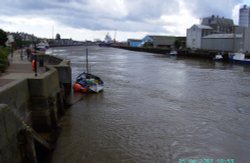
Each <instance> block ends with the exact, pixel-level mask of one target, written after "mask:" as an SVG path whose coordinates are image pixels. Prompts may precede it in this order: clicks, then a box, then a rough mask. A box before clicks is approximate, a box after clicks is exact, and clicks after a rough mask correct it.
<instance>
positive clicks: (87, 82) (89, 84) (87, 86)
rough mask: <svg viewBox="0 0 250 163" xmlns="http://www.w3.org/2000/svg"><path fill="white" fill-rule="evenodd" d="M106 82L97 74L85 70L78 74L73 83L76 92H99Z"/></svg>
mask: <svg viewBox="0 0 250 163" xmlns="http://www.w3.org/2000/svg"><path fill="white" fill-rule="evenodd" d="M103 88H104V82H103V81H102V80H101V79H100V78H99V77H97V76H95V75H92V74H89V73H86V72H83V73H81V74H80V75H78V76H77V78H76V81H75V83H74V85H73V89H74V91H75V92H81V93H88V92H94V93H98V92H101V91H103Z"/></svg>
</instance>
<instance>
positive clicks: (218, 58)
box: [214, 52, 223, 61]
mask: <svg viewBox="0 0 250 163" xmlns="http://www.w3.org/2000/svg"><path fill="white" fill-rule="evenodd" d="M214 60H215V61H221V60H223V56H222V53H220V52H218V54H217V55H215V56H214Z"/></svg>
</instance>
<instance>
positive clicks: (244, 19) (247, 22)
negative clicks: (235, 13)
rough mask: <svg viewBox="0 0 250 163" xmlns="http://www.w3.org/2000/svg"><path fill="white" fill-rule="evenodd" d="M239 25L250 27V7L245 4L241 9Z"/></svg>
mask: <svg viewBox="0 0 250 163" xmlns="http://www.w3.org/2000/svg"><path fill="white" fill-rule="evenodd" d="M239 26H241V27H250V7H247V5H244V6H243V7H242V8H240V11H239Z"/></svg>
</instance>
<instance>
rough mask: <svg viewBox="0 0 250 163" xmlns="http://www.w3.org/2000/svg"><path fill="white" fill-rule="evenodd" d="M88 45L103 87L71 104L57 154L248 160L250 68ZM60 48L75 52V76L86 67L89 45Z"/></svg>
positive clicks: (59, 157) (65, 53)
mask: <svg viewBox="0 0 250 163" xmlns="http://www.w3.org/2000/svg"><path fill="white" fill-rule="evenodd" d="M88 49H89V61H90V63H89V64H90V69H91V72H92V73H93V74H96V75H97V76H99V77H101V78H102V79H103V80H104V82H105V90H104V92H102V93H100V94H91V95H87V96H86V97H84V99H83V100H81V101H79V102H78V103H76V104H74V105H73V106H72V107H71V108H70V109H69V110H67V112H66V116H64V117H63V119H62V122H61V126H62V129H61V133H60V136H59V139H58V142H57V146H56V149H55V151H54V153H53V156H52V161H51V162H53V163H62V162H66V163H78V162H79V163H80V162H87V163H89V162H90V163H92V162H93V163H95V162H98V163H112V162H115V163H118V162H138V163H141V162H148V163H154V162H159V163H179V162H181V163H186V162H187V163H188V161H190V160H191V159H193V160H196V161H197V163H198V161H199V160H200V159H214V162H213V163H217V162H218V160H217V159H224V160H226V159H234V163H249V162H250V68H247V67H243V66H239V65H230V64H223V63H214V62H212V61H207V60H191V59H179V58H172V57H168V56H164V55H160V54H151V53H139V52H132V51H126V50H121V49H114V48H100V47H88ZM54 55H57V56H60V57H62V58H68V59H70V60H71V65H72V73H73V75H72V76H73V80H74V78H75V77H76V75H77V74H79V73H80V72H82V71H83V70H85V67H84V66H85V65H84V60H85V47H73V48H69V47H68V48H57V49H54ZM184 161H186V162H184ZM202 163H203V162H202ZM204 163H205V162H204ZM223 163H224V162H223ZM230 163H231V162H230Z"/></svg>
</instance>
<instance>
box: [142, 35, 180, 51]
mask: <svg viewBox="0 0 250 163" xmlns="http://www.w3.org/2000/svg"><path fill="white" fill-rule="evenodd" d="M175 41H176V37H174V36H158V35H157V36H154V35H147V36H145V37H144V38H143V39H142V41H141V44H140V45H139V46H145V45H149V46H152V47H154V48H157V47H164V48H171V47H172V46H173V45H174V43H175Z"/></svg>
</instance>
